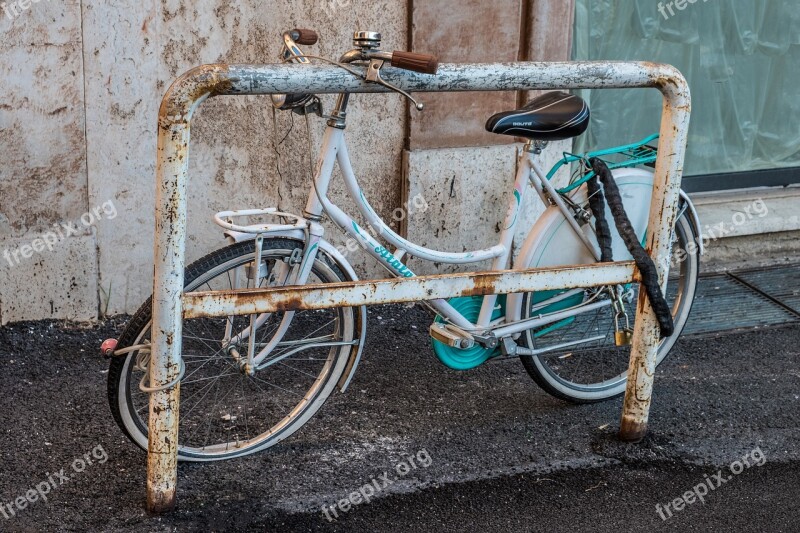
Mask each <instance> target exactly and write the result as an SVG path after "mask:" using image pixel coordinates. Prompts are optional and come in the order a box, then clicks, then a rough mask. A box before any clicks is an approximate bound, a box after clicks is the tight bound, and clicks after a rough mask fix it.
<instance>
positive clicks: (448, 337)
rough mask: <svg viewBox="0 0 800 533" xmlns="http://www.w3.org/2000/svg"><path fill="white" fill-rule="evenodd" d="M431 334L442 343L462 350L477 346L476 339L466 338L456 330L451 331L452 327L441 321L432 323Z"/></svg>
mask: <svg viewBox="0 0 800 533" xmlns="http://www.w3.org/2000/svg"><path fill="white" fill-rule="evenodd" d="M430 335H431V337H432V338H433V339H434V340H437V341H439V342H441V343H442V344H445V345H447V346H450V347H452V348H460V349H462V350H466V349H468V348H472V347H473V346H475V341H474V340H473V339H467V338H464V337H463V336H461V335H458V334H457V333H455V332H454V331H451V330H450V328H448V327H447V325H445V324H441V323H439V322H435V323H433V324H431V327H430Z"/></svg>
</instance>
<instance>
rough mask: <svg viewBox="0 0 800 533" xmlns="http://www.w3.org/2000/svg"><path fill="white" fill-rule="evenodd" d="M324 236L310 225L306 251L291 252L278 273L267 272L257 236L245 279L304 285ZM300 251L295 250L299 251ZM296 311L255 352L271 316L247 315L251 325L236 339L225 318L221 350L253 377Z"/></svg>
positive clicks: (319, 228) (260, 236) (236, 276)
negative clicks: (244, 348)
mask: <svg viewBox="0 0 800 533" xmlns="http://www.w3.org/2000/svg"><path fill="white" fill-rule="evenodd" d="M324 234H325V230H324V228H323V227H322V225H321V224H319V223H317V222H309V223H308V227H307V229H306V239H305V248H304V249H303V251H302V253H293V254H292V255H291V256H290V257H289V259H288V262H281V263H280V264H278V265H277V267H276V268H277V269H278V271H277V272H275V271H273V272H269V271H268V270H267V268H266V265H265V264H263V259H262V257H263V242H264V234H263V233H259V234H258V235H257V236H256V240H255V242H256V250H255V257H254V260H253V262H252V263H251V264H249V265H247V267H246V270H247V277H248V279H254V284H255V286H256V287H257V286H259V285H260V284H261V280H262V279H264V278H266V279H267V280H268V282H269V281H270V280H274V282H275V283H276V284H279V285H280V286H287V285H304V284H305V283H306V282H307V281H308V278H309V276H310V275H311V270H312V267H313V266H314V261H315V260H316V258H317V253H318V252H319V243H320V241H321V240H322V237H323V236H324ZM299 250H300V249H299V248H298V249H296V250H295V252H298V251H299ZM238 279H239V269H237V270H236V272H235V274H234V284H238ZM294 315H295V312H294V311H287V312H286V313H284V315H283V319H282V320H281V323H280V325H279V326H278V328H277V330H276V331H275V333H274V334H273V336H272V338H271V339H270V340H269V342H268V343H267V344H266V346H264V348H262V349H261V350H259V351H258V353H256V349H257V346H256V338H257V333H258V328H259V327H261V326H263V325H264V324H265V323H266V322H267V321H268V320H269V318H270V317H271V316H272V313H261V314H260V315H250V325H249V326H248V327H247V328H245V329H243V330H242V331H241V332H240V333H238V334H237V335H236V336H234V337H232V338H231V335H232V329H233V319H234V317H232V316H230V317H228V323H227V326H226V329H225V339H224V340H223V348H224V349H225V350H226V351H227V352H228V353H229V354H230V355H231V357H233V359H234V360H236V361H237V362H238V363H239V365H240V366H241V367H242V369H243V370H244V372H245V373H246V374H248V375H250V376H252V375H254V374H255V372H256V370H257V369H258V367H259V365H260V364H261V363H263V362H264V359H266V358H267V356H269V354H270V353H271V352H272V350H274V349H275V347H276V346H277V345H278V344H279V343H280V342H281V341H282V340H283V338H284V337H285V336H286V332H287V331H289V327H290V326H291V323H292V320H293V319H294ZM245 341H247V354H246V355H242V354H241V352H239V349H238V347H239V346H241V344H242V343H244V342H245Z"/></svg>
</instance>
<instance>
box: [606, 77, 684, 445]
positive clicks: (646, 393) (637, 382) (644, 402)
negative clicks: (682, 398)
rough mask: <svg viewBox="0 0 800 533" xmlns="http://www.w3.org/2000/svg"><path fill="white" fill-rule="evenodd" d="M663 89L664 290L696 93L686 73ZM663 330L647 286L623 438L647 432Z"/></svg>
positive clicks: (652, 236)
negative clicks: (690, 118)
mask: <svg viewBox="0 0 800 533" xmlns="http://www.w3.org/2000/svg"><path fill="white" fill-rule="evenodd" d="M660 88H661V90H662V92H663V93H664V110H663V117H662V121H661V137H660V140H659V146H658V160H657V162H656V175H655V180H654V187H653V197H652V201H651V204H650V219H649V222H648V226H647V227H648V228H656V231H649V232H648V237H647V250H648V253H649V254H650V256H651V257H652V258H653V260H654V261H655V263H656V267H657V268H658V272H659V279H660V281H661V290H662V291H663V290H664V289H665V287H666V278H667V274H668V272H669V261H670V257H669V256H670V253H671V246H672V228H673V227H674V225H675V219H676V217H677V214H678V200H679V198H680V189H681V176H682V175H683V161H684V154H685V152H686V141H687V136H688V130H689V114H690V107H691V96H690V94H689V87H688V85H687V84H686V81H685V80H683V78H682V77H679V78H677V79H676V80H672V81H671V82H670V83H664V84H663V85H662V86H661V87H660ZM676 125H679V126H680V127H676ZM660 333H661V332H660V329H659V326H658V321H657V320H656V315H655V312H654V311H653V309H652V307H651V306H650V302H649V300H648V299H647V296H646V295H645V293H644V291H643V290H642V291H640V292H639V302H638V304H637V314H636V323H635V325H634V330H633V345H632V350H631V360H630V365H629V366H628V385H627V388H626V391H625V401H624V403H623V407H622V421H621V423H620V431H619V436H620V439H622V440H624V441H629V442H638V441H640V440H642V439H643V438H644V436H645V435H646V434H647V421H648V417H649V414H650V402H651V399H652V394H653V379H654V374H655V367H656V358H657V355H658V347H659V344H660V340H661V334H660Z"/></svg>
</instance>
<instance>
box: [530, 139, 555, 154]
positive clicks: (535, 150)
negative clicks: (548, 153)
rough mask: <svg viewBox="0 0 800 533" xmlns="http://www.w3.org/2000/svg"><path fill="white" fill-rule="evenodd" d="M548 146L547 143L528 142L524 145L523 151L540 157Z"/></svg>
mask: <svg viewBox="0 0 800 533" xmlns="http://www.w3.org/2000/svg"><path fill="white" fill-rule="evenodd" d="M548 144H550V143H549V142H548V141H534V140H530V141H528V142H526V143H525V146H524V147H523V150H525V151H526V152H528V153H529V154H534V155H541V153H542V152H544V149H545V148H547V145H548Z"/></svg>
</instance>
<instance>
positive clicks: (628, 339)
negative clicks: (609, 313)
mask: <svg viewBox="0 0 800 533" xmlns="http://www.w3.org/2000/svg"><path fill="white" fill-rule="evenodd" d="M614 342H615V343H616V344H617V346H630V345H631V343H632V342H633V331H631V330H629V329H624V330H622V331H617V332H615V333H614Z"/></svg>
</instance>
